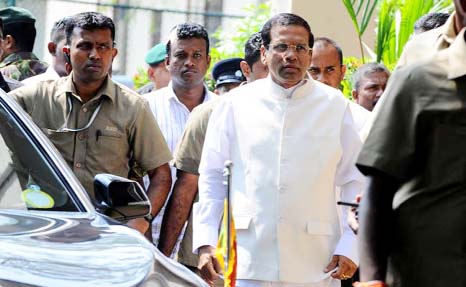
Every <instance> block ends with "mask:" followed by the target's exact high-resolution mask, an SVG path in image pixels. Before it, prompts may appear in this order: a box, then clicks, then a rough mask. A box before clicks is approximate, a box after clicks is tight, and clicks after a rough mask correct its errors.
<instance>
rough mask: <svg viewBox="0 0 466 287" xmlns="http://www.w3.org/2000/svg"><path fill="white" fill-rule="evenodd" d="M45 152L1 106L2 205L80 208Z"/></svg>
mask: <svg viewBox="0 0 466 287" xmlns="http://www.w3.org/2000/svg"><path fill="white" fill-rule="evenodd" d="M43 152H44V151H43V149H42V148H39V147H38V145H37V144H36V143H35V142H34V141H33V140H31V138H30V136H29V135H28V134H26V133H25V131H24V129H23V128H22V127H21V126H20V125H19V124H18V122H17V121H16V119H14V118H13V117H11V116H10V114H9V113H8V112H7V111H6V110H5V109H4V107H3V106H0V209H23V210H55V211H78V208H77V207H76V205H75V204H74V202H73V200H72V198H71V197H70V196H69V195H68V193H67V191H66V188H65V186H63V184H62V183H61V181H60V180H59V178H58V177H57V174H56V173H55V171H54V170H53V169H52V167H51V166H50V164H49V162H48V161H47V158H46V157H45V156H44V155H43Z"/></svg>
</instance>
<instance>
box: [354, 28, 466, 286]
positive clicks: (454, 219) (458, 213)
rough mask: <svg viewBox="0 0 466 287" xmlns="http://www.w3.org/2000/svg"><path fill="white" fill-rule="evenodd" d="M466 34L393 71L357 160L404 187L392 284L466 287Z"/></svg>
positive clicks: (396, 203)
mask: <svg viewBox="0 0 466 287" xmlns="http://www.w3.org/2000/svg"><path fill="white" fill-rule="evenodd" d="M465 30H466V28H464V29H463V30H462V31H461V33H460V34H459V35H458V37H457V38H456V40H455V41H454V42H453V43H452V45H451V46H450V47H449V48H448V49H444V50H442V51H440V52H439V53H437V54H436V55H434V56H433V57H432V59H430V60H429V61H425V62H419V63H417V64H414V65H410V66H407V67H405V68H403V69H400V70H398V71H397V72H395V73H394V74H393V76H392V77H393V79H391V81H390V88H387V91H388V93H387V94H386V95H385V97H386V100H385V104H384V105H383V106H382V107H381V109H380V113H379V115H378V118H377V120H376V121H375V122H374V126H373V127H372V129H371V131H370V133H369V136H368V138H367V140H366V142H365V143H364V146H363V149H362V151H361V153H360V155H359V158H358V161H357V164H358V167H359V168H360V169H361V171H362V172H363V173H365V174H368V175H374V174H377V173H380V172H382V173H384V174H387V175H390V176H391V177H393V178H395V179H396V180H397V181H398V182H400V184H401V187H400V188H399V190H397V191H396V193H395V197H394V200H393V209H394V212H393V217H392V218H393V222H394V224H393V231H392V234H393V239H392V242H393V247H392V249H391V254H390V260H389V264H390V267H389V268H388V270H389V272H390V273H392V275H393V276H387V278H393V279H394V280H396V281H395V282H389V281H387V283H388V285H389V286H438V287H440V286H442V287H443V286H455V287H460V286H465V285H464V284H465V282H466V273H465V264H464V263H465V253H464V251H465V249H464V247H465V245H464V243H465V242H466V229H465V227H466V216H465V214H466V192H465V181H466V165H465V163H466V148H465V146H466V98H465V95H466V41H465V38H464V33H465ZM392 283H393V284H392Z"/></svg>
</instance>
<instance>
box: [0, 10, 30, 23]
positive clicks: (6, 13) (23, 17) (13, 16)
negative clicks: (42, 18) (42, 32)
mask: <svg viewBox="0 0 466 287" xmlns="http://www.w3.org/2000/svg"><path fill="white" fill-rule="evenodd" d="M0 18H2V20H3V25H8V24H13V23H30V24H34V23H35V22H36V18H34V16H33V15H32V14H31V12H29V10H26V9H24V8H20V7H7V8H3V9H0Z"/></svg>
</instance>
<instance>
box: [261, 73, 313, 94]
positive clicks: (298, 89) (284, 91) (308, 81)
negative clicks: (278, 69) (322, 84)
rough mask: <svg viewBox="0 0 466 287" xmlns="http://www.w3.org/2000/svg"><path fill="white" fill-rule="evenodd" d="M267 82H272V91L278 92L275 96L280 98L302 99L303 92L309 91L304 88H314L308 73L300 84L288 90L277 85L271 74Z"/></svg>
mask: <svg viewBox="0 0 466 287" xmlns="http://www.w3.org/2000/svg"><path fill="white" fill-rule="evenodd" d="M267 81H269V82H270V84H271V86H272V90H274V91H276V93H274V94H275V96H277V97H279V98H287V99H290V98H298V97H301V96H303V95H304V93H303V91H305V90H307V89H306V88H304V87H308V88H311V87H313V86H314V82H313V79H312V78H311V77H310V76H309V74H308V73H306V75H305V77H304V78H303V79H302V80H301V81H300V82H299V83H297V84H296V85H294V86H293V87H290V88H288V89H286V88H284V87H282V86H280V85H279V84H277V83H275V81H274V80H272V77H271V76H270V73H269V75H268V76H267Z"/></svg>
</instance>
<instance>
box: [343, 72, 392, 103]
mask: <svg viewBox="0 0 466 287" xmlns="http://www.w3.org/2000/svg"><path fill="white" fill-rule="evenodd" d="M389 77H390V71H389V70H388V69H387V68H386V67H385V66H384V64H379V63H367V64H364V65H362V66H361V67H359V68H358V69H357V70H356V72H355V73H354V74H353V77H352V82H353V90H352V91H351V95H352V96H353V100H354V101H355V102H356V103H358V105H360V106H361V107H363V108H365V109H366V110H368V111H372V110H373V109H374V107H375V105H376V104H377V102H378V101H379V99H380V97H381V96H382V93H383V91H384V90H385V88H386V87H387V82H388V78H389Z"/></svg>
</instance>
